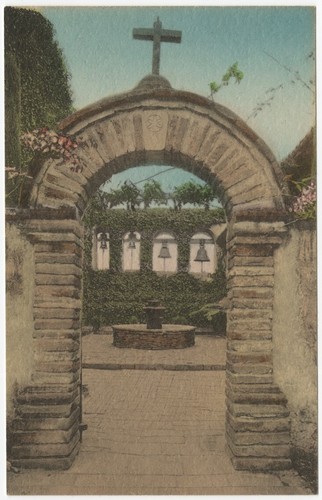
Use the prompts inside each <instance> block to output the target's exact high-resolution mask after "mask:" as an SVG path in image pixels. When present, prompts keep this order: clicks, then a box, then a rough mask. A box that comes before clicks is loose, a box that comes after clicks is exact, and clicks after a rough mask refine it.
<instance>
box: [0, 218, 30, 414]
mask: <svg viewBox="0 0 322 500" xmlns="http://www.w3.org/2000/svg"><path fill="white" fill-rule="evenodd" d="M34 273H35V265H34V252H33V247H32V245H31V244H30V242H28V240H27V239H26V237H25V236H24V235H23V234H22V232H21V230H20V229H19V228H18V227H17V226H16V225H15V224H12V223H11V224H6V292H7V295H6V326H7V328H6V349H7V414H8V423H10V421H11V420H12V418H13V416H14V398H15V394H16V392H17V390H19V388H21V387H22V386H24V385H26V384H28V383H29V382H30V379H31V374H32V366H33V346H32V334H33V327H34V324H33V300H34V288H35V287H34V283H35V278H34V276H35V275H34Z"/></svg>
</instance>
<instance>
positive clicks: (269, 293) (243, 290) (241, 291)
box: [229, 286, 274, 299]
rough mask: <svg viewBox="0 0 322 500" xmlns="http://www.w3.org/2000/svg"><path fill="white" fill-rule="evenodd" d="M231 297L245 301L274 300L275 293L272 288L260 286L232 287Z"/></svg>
mask: <svg viewBox="0 0 322 500" xmlns="http://www.w3.org/2000/svg"><path fill="white" fill-rule="evenodd" d="M229 293H230V296H231V298H232V299H233V298H234V297H237V298H243V299H273V297H274V293H273V289H272V288H271V287H259V286H248V287H235V288H233V287H230V290H229Z"/></svg>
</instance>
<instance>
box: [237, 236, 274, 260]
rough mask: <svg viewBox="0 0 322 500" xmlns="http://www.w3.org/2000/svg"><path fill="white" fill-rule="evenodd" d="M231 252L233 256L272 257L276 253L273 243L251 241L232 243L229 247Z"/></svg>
mask: <svg viewBox="0 0 322 500" xmlns="http://www.w3.org/2000/svg"><path fill="white" fill-rule="evenodd" d="M228 250H229V254H230V255H231V256H232V257H235V256H236V257H241V258H243V257H247V258H249V257H272V256H273V254H274V246H273V245H267V244H266V245H264V244H261V243H260V242H256V240H255V241H253V242H250V243H248V244H238V245H236V244H235V243H232V244H231V245H230V246H229V248H228Z"/></svg>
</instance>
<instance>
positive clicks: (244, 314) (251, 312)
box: [229, 307, 273, 320]
mask: <svg viewBox="0 0 322 500" xmlns="http://www.w3.org/2000/svg"><path fill="white" fill-rule="evenodd" d="M272 317H273V311H272V308H270V309H245V308H237V307H233V308H232V309H230V311H229V319H230V320H244V319H245V320H246V319H247V320H252V319H262V320H269V319H272Z"/></svg>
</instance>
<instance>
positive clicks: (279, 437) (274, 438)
mask: <svg viewBox="0 0 322 500" xmlns="http://www.w3.org/2000/svg"><path fill="white" fill-rule="evenodd" d="M226 433H227V434H228V435H229V437H230V439H231V441H232V442H233V443H234V444H235V445H236V446H252V445H255V446H256V445H279V444H282V445H289V444H290V433H289V432H236V431H234V430H233V428H232V427H230V425H227V426H226Z"/></svg>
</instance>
